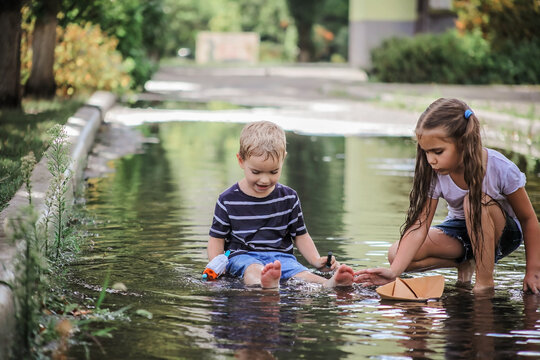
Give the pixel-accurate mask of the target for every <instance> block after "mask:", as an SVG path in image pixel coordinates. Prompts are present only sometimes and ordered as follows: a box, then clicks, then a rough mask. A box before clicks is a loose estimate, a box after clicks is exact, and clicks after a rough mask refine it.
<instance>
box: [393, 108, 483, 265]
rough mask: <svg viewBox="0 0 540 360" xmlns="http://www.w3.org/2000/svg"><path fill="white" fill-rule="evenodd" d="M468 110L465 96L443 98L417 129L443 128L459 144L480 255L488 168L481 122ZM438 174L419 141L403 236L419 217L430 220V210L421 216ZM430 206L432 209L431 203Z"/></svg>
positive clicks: (473, 230) (430, 109) (402, 231)
mask: <svg viewBox="0 0 540 360" xmlns="http://www.w3.org/2000/svg"><path fill="white" fill-rule="evenodd" d="M466 110H470V109H469V106H468V105H467V104H466V103H465V102H463V101H461V100H458V99H446V98H440V99H438V100H436V101H434V102H433V103H432V104H431V105H429V106H428V107H427V109H426V110H425V111H424V112H423V113H422V115H420V118H419V119H418V123H417V124H416V130H415V132H416V134H417V135H418V134H420V133H421V132H422V130H428V129H435V128H440V129H442V130H444V131H445V133H446V137H447V138H449V139H451V140H452V141H453V142H454V143H455V144H456V148H457V150H458V151H459V153H460V155H461V158H462V161H463V167H464V177H465V183H466V184H467V187H468V188H469V220H470V221H469V224H470V225H471V229H469V231H470V232H471V233H472V235H473V236H474V237H475V238H476V239H477V240H478V241H475V242H473V243H474V244H475V246H474V249H473V251H474V254H475V256H476V255H477V254H481V253H482V252H481V248H482V245H483V244H482V243H483V236H482V216H481V211H482V181H483V179H484V172H485V171H484V170H485V169H484V164H483V162H482V139H481V136H480V123H479V121H478V118H477V117H476V115H475V114H474V113H471V115H470V116H469V117H468V118H466V117H465V111H466ZM435 176H436V175H435V172H434V171H433V169H432V168H431V166H430V165H429V163H428V161H427V158H426V153H425V151H424V150H422V148H421V147H420V145H418V144H417V147H416V167H415V171H414V180H413V187H412V190H411V193H410V195H409V201H410V204H409V210H408V211H407V219H406V220H405V223H404V224H403V226H402V227H401V237H403V236H404V235H405V233H406V232H407V230H408V229H409V228H411V227H412V226H413V224H415V222H416V221H419V223H420V226H421V224H422V222H423V221H426V220H427V216H429V214H426V218H425V219H419V216H420V214H421V213H422V210H423V209H424V208H425V207H426V204H427V202H428V200H429V199H430V198H431V196H432V194H433V190H434V189H433V182H434V180H435ZM427 209H428V211H429V207H428V208H427Z"/></svg>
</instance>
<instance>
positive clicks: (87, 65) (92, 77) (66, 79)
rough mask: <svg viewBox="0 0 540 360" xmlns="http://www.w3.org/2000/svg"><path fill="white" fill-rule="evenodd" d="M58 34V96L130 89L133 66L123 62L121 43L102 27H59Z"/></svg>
mask: <svg viewBox="0 0 540 360" xmlns="http://www.w3.org/2000/svg"><path fill="white" fill-rule="evenodd" d="M57 33H58V42H59V43H58V45H57V46H56V50H55V65H54V71H55V79H56V84H57V93H58V95H64V96H66V95H67V96H71V95H73V94H74V93H75V92H78V91H85V92H93V91H95V90H109V91H112V92H122V91H123V90H124V89H127V88H129V86H130V82H131V78H130V76H129V75H128V72H129V70H130V64H129V63H127V62H123V61H122V56H121V55H120V53H119V52H118V51H116V46H117V45H118V40H116V39H115V38H113V37H107V36H105V34H104V33H103V32H102V31H101V30H100V28H99V26H96V25H92V24H90V23H87V24H86V25H84V26H82V27H81V26H79V25H77V24H68V25H67V26H66V28H65V29H62V28H60V27H58V28H57Z"/></svg>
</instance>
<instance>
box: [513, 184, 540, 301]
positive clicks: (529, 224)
mask: <svg viewBox="0 0 540 360" xmlns="http://www.w3.org/2000/svg"><path fill="white" fill-rule="evenodd" d="M507 199H508V202H509V203H510V205H511V206H512V209H513V210H514V212H515V213H516V216H517V217H518V219H519V222H520V223H521V229H522V230H523V240H524V242H525V258H526V261H527V265H526V267H525V278H524V279H523V291H528V290H530V291H531V292H533V293H534V294H538V293H540V225H539V224H538V218H537V217H536V214H535V212H534V209H533V207H532V204H531V201H530V199H529V196H528V195H527V191H525V188H519V189H518V190H516V191H515V192H514V193H512V194H510V195H508V196H507Z"/></svg>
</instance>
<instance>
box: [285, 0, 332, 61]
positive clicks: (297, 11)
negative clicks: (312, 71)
mask: <svg viewBox="0 0 540 360" xmlns="http://www.w3.org/2000/svg"><path fill="white" fill-rule="evenodd" d="M323 3H324V0H287V6H288V8H289V12H290V13H291V16H292V17H293V18H294V22H295V24H296V30H297V31H298V49H299V53H298V61H299V62H308V61H310V60H311V59H312V58H313V53H314V49H315V47H314V45H313V39H312V36H311V35H312V29H313V24H314V23H315V21H316V20H317V14H318V10H319V9H320V8H321V6H322V5H323Z"/></svg>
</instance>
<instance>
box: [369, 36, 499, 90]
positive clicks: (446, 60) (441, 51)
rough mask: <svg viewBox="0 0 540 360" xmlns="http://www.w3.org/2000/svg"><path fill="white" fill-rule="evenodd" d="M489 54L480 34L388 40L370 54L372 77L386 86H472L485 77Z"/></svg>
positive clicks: (486, 43) (487, 45) (486, 44)
mask: <svg viewBox="0 0 540 360" xmlns="http://www.w3.org/2000/svg"><path fill="white" fill-rule="evenodd" d="M489 50H490V49H489V43H488V42H487V41H485V40H484V39H483V38H482V36H481V35H480V34H479V33H476V34H469V35H463V36H461V35H459V34H457V32H456V31H449V32H446V33H444V34H442V35H434V34H422V35H417V36H415V37H411V38H391V39H388V40H386V41H384V42H383V43H382V44H381V46H380V47H378V48H376V49H374V50H373V51H372V63H373V74H374V75H375V76H377V78H378V79H379V80H381V81H389V82H412V83H422V82H437V83H463V84H470V83H475V82H479V81H478V79H481V78H482V76H484V75H483V74H485V67H486V63H485V59H486V58H487V57H488V54H489ZM480 82H482V83H485V82H486V80H483V81H480Z"/></svg>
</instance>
